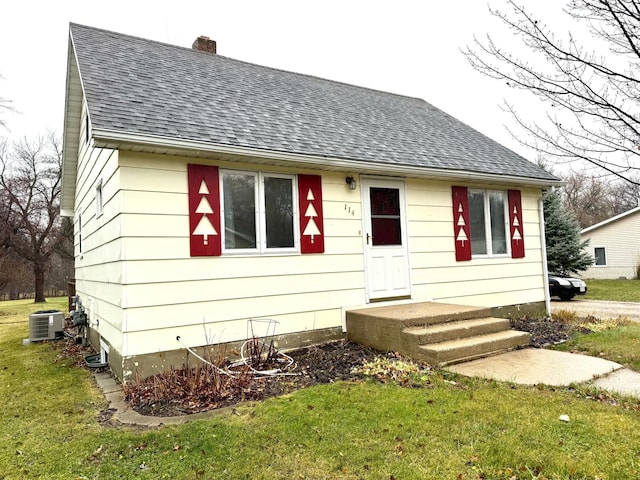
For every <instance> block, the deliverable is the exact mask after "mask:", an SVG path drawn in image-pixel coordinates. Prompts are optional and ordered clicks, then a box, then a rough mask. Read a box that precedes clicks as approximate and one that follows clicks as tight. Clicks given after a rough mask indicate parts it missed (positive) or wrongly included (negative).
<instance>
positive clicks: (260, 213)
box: [219, 169, 300, 255]
mask: <svg viewBox="0 0 640 480" xmlns="http://www.w3.org/2000/svg"><path fill="white" fill-rule="evenodd" d="M226 174H231V175H233V174H237V175H248V176H254V178H255V179H256V181H255V187H256V188H255V191H254V195H255V200H254V204H255V206H256V211H255V225H256V247H255V248H227V247H226V228H225V210H224V176H225V175H226ZM265 178H286V179H289V180H291V190H292V191H291V201H292V203H293V205H292V208H293V219H292V221H293V247H280V248H267V221H266V216H265V215H266V205H265V198H264V193H265V190H264V180H265ZM219 183H220V224H221V225H220V229H221V230H222V236H221V241H222V253H223V254H227V255H255V254H261V255H265V254H275V255H277V254H290V253H300V215H299V212H298V176H297V175H293V174H285V173H273V172H262V171H259V172H256V171H251V170H231V169H224V170H222V169H221V170H220V179H219Z"/></svg>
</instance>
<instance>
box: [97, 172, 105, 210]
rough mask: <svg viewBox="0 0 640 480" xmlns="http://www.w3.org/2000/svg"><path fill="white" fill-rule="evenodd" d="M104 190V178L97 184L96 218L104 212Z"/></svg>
mask: <svg viewBox="0 0 640 480" xmlns="http://www.w3.org/2000/svg"><path fill="white" fill-rule="evenodd" d="M103 193H104V192H103V190H102V180H100V181H98V184H97V185H96V218H98V217H101V216H102V214H103V213H104V198H103Z"/></svg>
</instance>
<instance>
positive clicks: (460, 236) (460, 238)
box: [456, 205, 469, 245]
mask: <svg viewBox="0 0 640 480" xmlns="http://www.w3.org/2000/svg"><path fill="white" fill-rule="evenodd" d="M463 212H464V209H463V208H462V205H459V206H458V222H457V225H458V227H460V229H459V230H458V235H457V236H456V241H458V242H462V244H463V245H464V242H466V241H467V240H469V239H468V238H467V234H466V233H465V231H464V228H462V227H465V226H466V225H467V223H466V222H465V221H464V215H463V214H462V213H463Z"/></svg>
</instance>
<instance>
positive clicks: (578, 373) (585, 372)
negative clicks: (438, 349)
mask: <svg viewBox="0 0 640 480" xmlns="http://www.w3.org/2000/svg"><path fill="white" fill-rule="evenodd" d="M620 369H622V365H620V364H619V363H616V362H612V361H610V360H605V359H602V358H597V357H590V356H587V355H578V354H575V353H567V352H557V351H555V350H546V349H543V348H525V349H523V350H514V351H512V352H507V353H503V354H500V355H495V356H493V357H487V358H481V359H478V360H473V361H470V362H467V363H460V364H457V365H452V366H450V367H446V368H445V370H448V371H450V372H454V373H459V374H461V375H465V376H467V377H481V378H491V379H493V380H498V381H501V382H512V383H518V384H523V385H536V384H544V385H552V386H558V387H561V386H568V385H570V384H572V383H584V382H591V381H594V380H595V379H597V378H598V377H603V376H605V375H609V374H611V373H612V372H615V371H617V370H620ZM605 378H607V377H604V378H601V379H600V380H604V379H605ZM633 380H634V381H635V385H632V386H633V387H637V388H638V389H639V390H640V374H638V378H634V379H633ZM594 385H595V383H594ZM603 385H605V384H603ZM606 385H607V386H606V387H605V386H603V387H601V388H606V389H609V386H608V385H609V384H606ZM596 386H597V385H596Z"/></svg>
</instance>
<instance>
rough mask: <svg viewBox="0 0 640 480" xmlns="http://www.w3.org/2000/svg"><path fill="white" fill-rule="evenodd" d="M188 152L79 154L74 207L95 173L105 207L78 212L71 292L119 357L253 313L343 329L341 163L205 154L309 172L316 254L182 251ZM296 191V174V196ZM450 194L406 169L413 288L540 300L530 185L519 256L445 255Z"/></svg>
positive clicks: (354, 265)
mask: <svg viewBox="0 0 640 480" xmlns="http://www.w3.org/2000/svg"><path fill="white" fill-rule="evenodd" d="M192 161H193V159H189V158H185V157H175V156H169V155H151V154H143V153H136V152H128V151H126V152H124V151H123V152H120V153H119V154H118V152H110V151H106V150H103V151H99V150H93V156H92V161H91V162H89V161H88V159H86V160H83V161H82V167H83V168H84V169H89V170H85V173H84V174H83V176H82V179H83V180H82V182H81V183H79V186H78V202H79V204H82V205H83V208H84V212H88V211H93V209H92V208H90V207H91V203H88V202H90V200H91V201H92V200H93V192H94V189H95V181H96V180H97V179H98V178H102V179H103V201H104V213H103V215H102V217H100V218H96V217H95V216H94V215H93V214H92V215H91V216H90V217H89V216H88V214H87V213H83V250H84V251H85V253H84V259H82V260H80V261H79V262H78V263H77V267H78V270H77V271H78V275H79V280H78V285H79V292H80V294H81V295H85V296H90V297H92V298H94V311H95V314H96V316H97V317H98V318H99V319H100V325H99V326H98V327H96V328H97V330H98V331H99V333H100V335H101V336H103V337H104V339H105V340H106V341H107V342H108V343H109V344H110V345H111V346H112V348H115V349H116V350H117V353H118V354H119V355H120V356H122V357H131V356H135V355H143V354H153V353H157V352H159V351H163V350H178V349H181V348H182V347H181V345H180V344H178V343H177V342H176V336H178V335H179V336H180V337H181V339H182V341H183V342H185V343H186V344H188V345H190V346H201V345H205V344H207V343H209V342H212V341H213V342H231V341H237V340H242V339H244V338H246V336H247V326H248V321H249V320H250V319H252V318H254V319H260V318H270V319H274V320H276V321H277V322H278V326H277V330H276V333H277V334H278V335H286V334H290V333H297V332H305V331H312V330H316V329H325V328H340V326H341V325H342V319H343V317H342V316H343V309H344V308H345V307H352V306H358V305H363V304H365V303H366V292H365V275H364V263H363V252H364V243H363V242H364V241H363V237H362V205H361V203H360V202H361V196H360V192H359V191H358V190H356V191H352V190H349V188H348V185H347V184H346V183H345V176H346V175H347V174H346V173H344V172H342V173H341V172H319V171H314V170H306V171H300V170H299V169H291V168H282V167H267V166H265V165H261V167H260V172H261V173H260V174H258V171H257V169H255V166H252V165H249V164H241V163H231V162H222V161H216V162H213V161H211V162H210V163H208V164H211V165H216V166H218V167H219V168H220V172H221V174H222V173H224V172H225V171H232V170H233V171H242V172H252V171H253V172H255V173H256V175H257V177H258V178H259V177H260V175H263V176H267V177H269V176H274V177H278V178H280V177H281V178H293V179H295V176H296V174H299V173H308V174H315V175H318V174H320V175H321V176H322V194H323V204H322V205H323V211H324V212H323V213H324V233H325V253H323V254H312V255H301V254H300V253H299V252H298V251H291V252H285V253H280V254H279V255H275V256H274V255H255V254H247V255H242V254H235V255H225V254H223V255H222V256H219V257H190V253H189V227H188V225H189V221H188V193H187V164H188V163H190V162H192ZM202 162H203V163H205V164H206V163H207V162H206V161H204V160H203V161H202ZM252 167H253V169H252ZM357 180H358V185H360V179H357ZM296 190H297V188H296V187H295V184H294V187H293V195H294V202H293V203H294V206H295V208H297V198H295V196H296V194H297V192H296ZM450 192H451V184H450V183H447V182H435V181H429V180H416V179H409V180H407V193H406V196H407V218H408V222H407V227H408V228H407V230H408V231H407V233H408V238H409V240H408V246H409V250H410V255H409V262H410V266H411V267H410V268H411V279H412V299H413V300H434V301H440V302H449V303H459V304H469V305H480V306H502V305H512V304H517V303H525V302H541V301H543V300H544V285H543V281H542V261H541V247H540V229H539V226H538V223H537V221H538V210H537V205H538V204H537V202H538V199H539V196H540V191H539V190H535V189H532V190H522V204H523V221H524V223H525V225H524V231H525V233H526V237H525V241H526V242H527V258H526V259H525V260H524V261H519V262H513V261H512V259H511V258H508V257H504V256H500V257H486V256H485V257H481V258H474V259H473V260H472V261H470V262H456V261H455V255H454V250H453V249H454V242H453V241H452V227H451V208H452V207H451V193H450ZM223 195H224V193H223V192H221V204H222V202H223ZM295 218H296V220H295V221H294V224H295V226H294V228H296V229H299V227H298V225H297V224H298V220H297V216H296V217H295ZM258 223H259V222H258ZM258 228H259V229H262V227H258ZM259 235H260V234H259ZM297 235H298V233H296V238H297ZM296 248H297V247H296ZM112 358H115V357H113V356H112Z"/></svg>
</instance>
